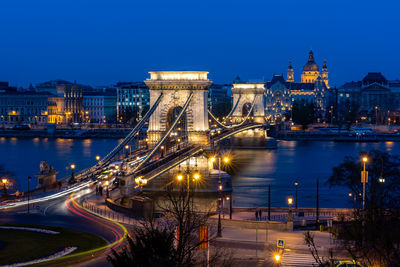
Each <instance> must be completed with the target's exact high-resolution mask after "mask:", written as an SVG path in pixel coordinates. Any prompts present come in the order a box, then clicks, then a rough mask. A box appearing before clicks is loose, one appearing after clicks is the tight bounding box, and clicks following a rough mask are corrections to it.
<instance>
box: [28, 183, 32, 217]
mask: <svg viewBox="0 0 400 267" xmlns="http://www.w3.org/2000/svg"><path fill="white" fill-rule="evenodd" d="M30 181H31V177H30V176H28V214H29V195H30V192H29V182H30Z"/></svg>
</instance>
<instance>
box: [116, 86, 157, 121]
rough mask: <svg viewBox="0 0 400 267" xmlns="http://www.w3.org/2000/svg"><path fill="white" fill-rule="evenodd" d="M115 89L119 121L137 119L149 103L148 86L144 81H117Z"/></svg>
mask: <svg viewBox="0 0 400 267" xmlns="http://www.w3.org/2000/svg"><path fill="white" fill-rule="evenodd" d="M115 87H116V89H117V115H118V121H119V122H129V123H133V121H132V120H139V119H140V118H141V115H142V112H143V110H146V109H147V108H148V107H149V105H150V92H149V88H148V87H147V85H146V84H145V83H144V82H119V83H117V84H116V86H115Z"/></svg>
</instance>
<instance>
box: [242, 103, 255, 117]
mask: <svg viewBox="0 0 400 267" xmlns="http://www.w3.org/2000/svg"><path fill="white" fill-rule="evenodd" d="M247 115H249V116H250V117H251V116H254V111H253V110H251V103H249V102H247V103H244V104H243V107H242V116H243V117H246V116H247Z"/></svg>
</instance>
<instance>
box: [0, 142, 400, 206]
mask: <svg viewBox="0 0 400 267" xmlns="http://www.w3.org/2000/svg"><path fill="white" fill-rule="evenodd" d="M119 141H120V140H115V139H63V138H57V139H51V138H4V137H2V138H0V164H2V165H4V167H5V169H6V170H8V171H11V172H14V173H15V174H16V176H17V179H18V182H19V186H20V189H22V190H26V187H27V177H28V176H34V175H35V174H36V173H38V172H39V164H40V161H42V160H46V161H48V162H49V164H50V165H51V166H54V167H55V169H56V170H57V171H58V172H59V174H58V177H63V176H65V175H66V174H67V173H68V172H69V170H67V168H66V167H67V166H69V165H70V164H71V163H75V164H76V165H77V170H80V169H83V168H86V167H89V166H91V165H93V164H95V163H96V159H95V156H96V155H100V156H102V157H103V156H105V155H106V154H107V153H108V152H109V151H111V149H112V148H114V147H115V145H117V143H118V142H119ZM371 149H379V150H383V151H387V152H390V153H392V154H397V155H400V143H396V142H395V143H394V142H382V143H347V142H346V143H345V142H343V143H340V142H297V141H280V142H279V143H278V149H276V150H236V151H234V155H233V156H234V157H236V158H237V159H238V160H239V161H241V162H244V164H241V167H240V170H239V172H238V173H237V174H236V175H235V176H234V177H233V178H232V183H233V190H234V191H233V203H234V205H236V206H266V205H267V187H268V184H270V185H271V200H272V206H283V207H284V206H286V198H287V197H288V196H289V195H290V196H294V194H295V189H294V186H293V184H294V182H295V181H296V180H297V181H298V182H299V186H298V190H299V191H298V196H299V202H298V203H299V206H306V207H315V195H316V193H315V192H316V179H317V178H318V179H319V181H320V205H321V207H351V206H352V201H351V199H349V197H348V196H347V194H348V190H347V189H345V188H337V187H334V188H331V189H330V188H329V187H328V186H327V185H326V184H325V182H326V180H327V179H328V178H329V176H330V175H331V172H332V167H334V166H336V165H338V164H339V163H340V162H341V161H342V160H343V158H344V157H345V156H357V155H358V153H359V152H360V151H363V150H371ZM232 167H233V168H234V167H235V166H232ZM33 186H36V184H34V185H33Z"/></svg>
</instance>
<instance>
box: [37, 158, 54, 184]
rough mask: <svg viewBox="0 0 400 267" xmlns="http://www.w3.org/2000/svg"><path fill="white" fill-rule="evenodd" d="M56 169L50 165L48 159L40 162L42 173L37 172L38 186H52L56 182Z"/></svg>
mask: <svg viewBox="0 0 400 267" xmlns="http://www.w3.org/2000/svg"><path fill="white" fill-rule="evenodd" d="M57 173H58V172H56V170H54V168H53V167H52V166H50V165H49V164H48V163H47V161H42V162H40V173H38V174H36V177H37V178H38V185H37V188H42V187H46V188H48V187H52V186H54V185H55V184H56V176H57Z"/></svg>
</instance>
